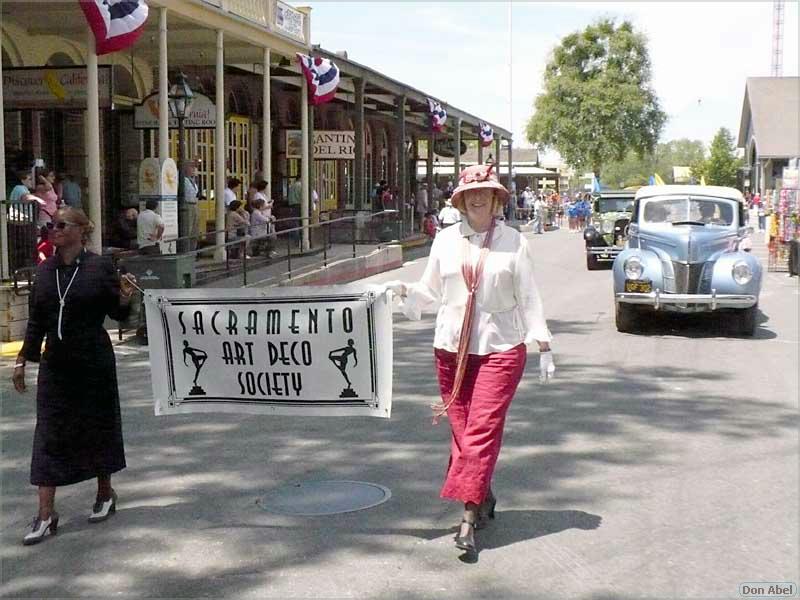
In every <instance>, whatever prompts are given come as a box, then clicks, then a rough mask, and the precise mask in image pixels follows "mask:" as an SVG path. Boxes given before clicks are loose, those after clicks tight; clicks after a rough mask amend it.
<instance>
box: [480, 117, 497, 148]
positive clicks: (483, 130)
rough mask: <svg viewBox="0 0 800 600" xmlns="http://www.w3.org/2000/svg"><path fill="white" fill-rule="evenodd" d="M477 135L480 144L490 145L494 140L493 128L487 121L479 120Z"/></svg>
mask: <svg viewBox="0 0 800 600" xmlns="http://www.w3.org/2000/svg"><path fill="white" fill-rule="evenodd" d="M478 135H479V136H480V138H481V146H491V144H492V142H493V141H494V129H492V126H491V125H489V124H488V123H483V122H481V124H480V126H479V127H478Z"/></svg>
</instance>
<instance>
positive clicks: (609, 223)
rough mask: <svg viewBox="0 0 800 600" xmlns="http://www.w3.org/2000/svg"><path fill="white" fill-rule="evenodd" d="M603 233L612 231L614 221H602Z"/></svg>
mask: <svg viewBox="0 0 800 600" xmlns="http://www.w3.org/2000/svg"><path fill="white" fill-rule="evenodd" d="M602 227H603V233H611V232H612V231H614V221H603V226H602Z"/></svg>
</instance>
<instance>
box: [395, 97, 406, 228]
mask: <svg viewBox="0 0 800 600" xmlns="http://www.w3.org/2000/svg"><path fill="white" fill-rule="evenodd" d="M395 107H396V108H395V114H396V116H397V144H396V148H397V166H398V169H397V171H398V174H399V177H400V185H398V186H397V189H398V190H399V191H400V202H398V203H397V207H398V209H399V210H400V216H401V217H402V216H403V215H404V212H405V204H406V202H408V158H407V157H406V97H405V96H403V95H400V96H397V97H396V98H395Z"/></svg>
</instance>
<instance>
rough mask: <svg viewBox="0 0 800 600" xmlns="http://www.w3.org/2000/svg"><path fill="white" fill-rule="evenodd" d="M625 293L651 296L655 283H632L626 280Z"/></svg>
mask: <svg viewBox="0 0 800 600" xmlns="http://www.w3.org/2000/svg"><path fill="white" fill-rule="evenodd" d="M625 291H626V292H632V293H636V294H649V293H650V292H652V291H653V283H652V282H651V281H638V280H636V281H631V280H630V279H626V280H625Z"/></svg>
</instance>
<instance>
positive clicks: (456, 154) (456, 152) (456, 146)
mask: <svg viewBox="0 0 800 600" xmlns="http://www.w3.org/2000/svg"><path fill="white" fill-rule="evenodd" d="M453 137H454V138H455V141H454V142H453V170H454V171H455V175H454V176H453V181H454V182H455V183H454V185H458V176H459V174H460V173H461V117H458V118H456V131H455V134H454V135H453Z"/></svg>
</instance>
